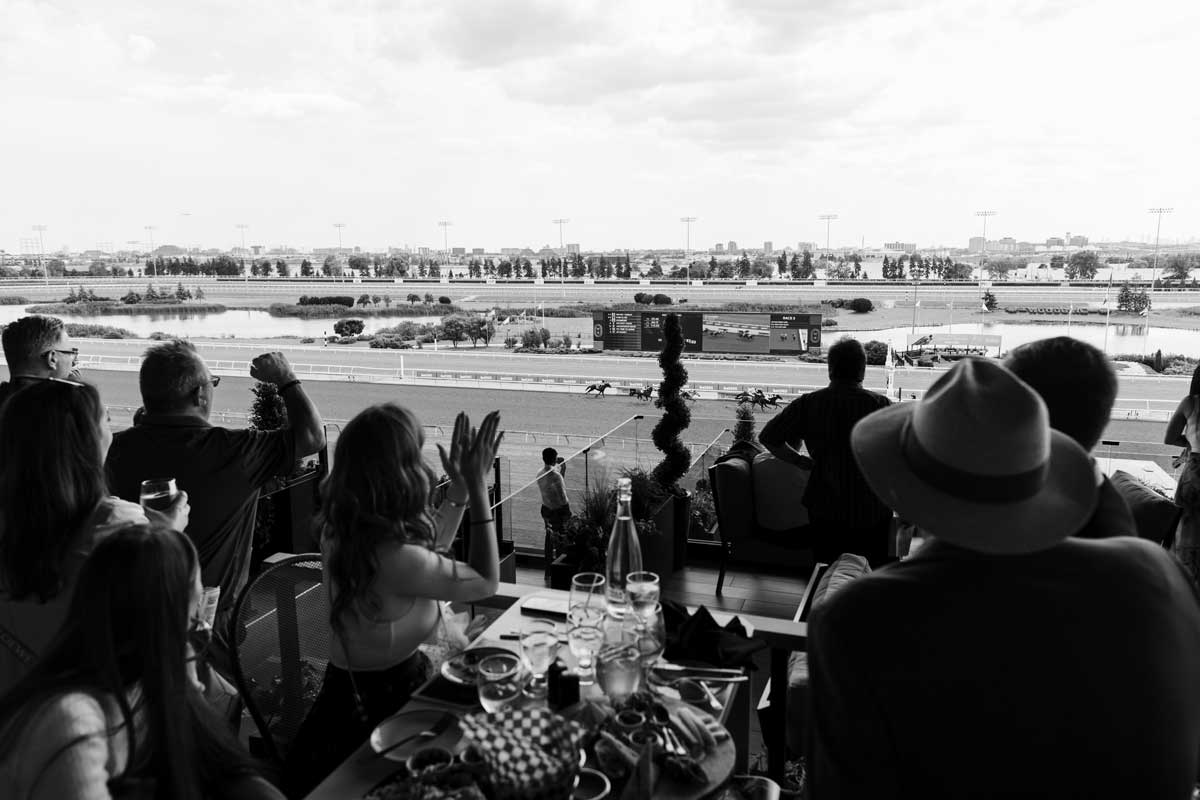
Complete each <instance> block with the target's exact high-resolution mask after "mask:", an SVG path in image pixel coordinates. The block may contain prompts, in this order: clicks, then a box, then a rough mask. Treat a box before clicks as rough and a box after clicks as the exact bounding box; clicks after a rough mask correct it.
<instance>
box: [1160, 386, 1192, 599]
mask: <svg viewBox="0 0 1200 800" xmlns="http://www.w3.org/2000/svg"><path fill="white" fill-rule="evenodd" d="M1163 443H1164V444H1173V445H1180V446H1182V447H1185V448H1187V449H1186V450H1185V451H1184V453H1183V454H1182V457H1181V461H1182V462H1183V471H1182V472H1181V473H1179V484H1178V485H1177V487H1176V489H1175V505H1177V506H1179V508H1180V509H1181V510H1182V511H1183V516H1182V517H1181V518H1180V520H1179V527H1178V528H1176V530H1175V544H1174V548H1173V549H1174V551H1175V555H1177V556H1179V560H1180V561H1182V562H1183V565H1184V566H1185V567H1187V569H1188V572H1190V573H1191V574H1192V579H1193V580H1200V367H1196V369H1195V370H1194V371H1193V372H1192V383H1191V385H1190V386H1189V387H1188V393H1187V397H1185V398H1183V399H1182V400H1180V401H1179V407H1178V408H1176V409H1175V413H1174V414H1172V415H1171V421H1170V422H1168V423H1167V433H1166V436H1164V437H1163Z"/></svg>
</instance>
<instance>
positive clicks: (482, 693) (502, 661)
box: [475, 653, 524, 713]
mask: <svg viewBox="0 0 1200 800" xmlns="http://www.w3.org/2000/svg"><path fill="white" fill-rule="evenodd" d="M475 686H476V690H477V691H478V692H479V704H480V705H481V706H483V710H484V711H487V712H489V713H494V712H496V711H502V710H504V709H505V708H508V707H509V706H510V705H512V703H513V701H515V700H516V699H517V698H518V697H520V696H521V690H522V689H523V688H524V687H523V686H522V685H521V662H520V660H519V659H518V658H517V657H516V656H515V655H513V654H511V653H503V654H501V653H497V654H495V655H490V656H487V657H486V658H484V659H483V660H482V661H480V662H479V667H478V672H477V677H476V682H475Z"/></svg>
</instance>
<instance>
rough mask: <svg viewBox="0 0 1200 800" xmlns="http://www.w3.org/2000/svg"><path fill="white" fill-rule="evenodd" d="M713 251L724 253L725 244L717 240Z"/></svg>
mask: <svg viewBox="0 0 1200 800" xmlns="http://www.w3.org/2000/svg"><path fill="white" fill-rule="evenodd" d="M713 252H714V253H724V252H725V245H723V244H721V243H720V242H717V243H716V244H714V245H713Z"/></svg>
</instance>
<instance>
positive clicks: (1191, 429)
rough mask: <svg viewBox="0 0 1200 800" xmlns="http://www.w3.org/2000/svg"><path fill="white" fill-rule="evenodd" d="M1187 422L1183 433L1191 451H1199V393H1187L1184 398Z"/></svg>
mask: <svg viewBox="0 0 1200 800" xmlns="http://www.w3.org/2000/svg"><path fill="white" fill-rule="evenodd" d="M1184 403H1185V404H1186V412H1187V423H1186V424H1185V425H1184V427H1183V435H1184V437H1185V438H1186V439H1187V442H1188V447H1189V448H1190V449H1191V451H1192V452H1193V453H1200V395H1197V394H1193V395H1189V396H1188V397H1187V398H1186V399H1185V400H1184Z"/></svg>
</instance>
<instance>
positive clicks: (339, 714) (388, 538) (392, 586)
mask: <svg viewBox="0 0 1200 800" xmlns="http://www.w3.org/2000/svg"><path fill="white" fill-rule="evenodd" d="M499 425H500V415H499V412H496V411H493V412H492V413H490V414H488V415H487V417H486V418H485V419H484V421H483V425H482V426H480V428H479V429H478V430H476V429H475V428H473V427H471V423H470V420H469V419H468V418H467V416H466V415H465V414H459V415H458V419H457V420H456V422H455V425H454V434H453V437H452V438H451V443H450V449H449V451H447V450H446V449H445V448H443V447H442V446H441V445H438V451H439V454H440V456H441V462H442V467H443V469H444V470H445V472H446V475H447V476H449V479H450V486H449V489H448V491H447V492H446V497H445V500H444V501H443V503H442V504H441V506H440V507H439V508H438V509H437V510H436V511H433V510H431V509H430V507H429V502H430V495H431V492H432V490H433V486H434V474H433V472H432V470H431V469H430V468H429V466H428V465H426V463H425V461H424V458H423V457H422V452H421V450H422V447H423V445H424V434H423V432H422V430H421V424H420V422H418V421H417V418H416V416H414V415H413V413H412V412H411V411H409V410H408V409H406V408H402V407H401V406H398V405H396V404H394V403H384V404H382V405H376V406H372V407H371V408H368V409H366V410H364V411H362V412H361V413H359V414H358V416H356V417H355V418H354V419H352V420H351V421H350V423H349V424H348V425H347V426H346V427H345V429H344V430H343V431H342V434H341V436H340V437H338V442H337V449H336V451H335V453H334V459H333V469H332V471H331V472H330V474H329V477H328V478H326V479H325V482H324V484H323V485H322V487H321V498H322V511H321V517H320V520H319V523H320V534H321V555H322V562H323V566H324V569H323V572H324V580H325V584H326V587H327V589H328V592H329V598H330V624H331V626H332V628H333V633H334V636H333V638H332V644H331V648H330V657H329V666H328V668H327V669H326V672H325V681H324V683H323V684H322V687H321V693H320V695H319V696H318V697H317V699H316V702H315V703H314V704H313V707H312V709H311V710H310V711H309V714H308V717H307V718H306V719H305V721H304V725H303V726H302V727H301V729H300V732H299V733H298V734H297V736H296V740H295V742H294V743H293V746H292V748H291V750H290V752H289V755H288V768H287V770H286V772H287V774H288V776H289V781H290V784H291V785H290V787H289V794H292V795H303V794H305V793H307V792H308V791H309V790H310V789H311V788H312V787H313V786H314V785H316V783H318V782H319V781H320V780H321V779H322V778H324V777H325V776H326V775H327V774H328V773H329V772H331V771H332V770H333V769H334V768H335V767H336V766H337V765H338V764H339V763H341V762H342V761H343V760H344V759H345V758H346V757H347V756H348V755H349V754H350V753H351V752H353V750H354V749H355V748H356V747H358V745H359V744H360V743H361V742H362V741H363V740H364V739H365V738H366V737H367V736H368V735H369V734H370V732H371V730H372V729H373V728H374V727H375V726H376V725H377V724H379V722H380V721H382V720H383V719H384V718H386V717H387V716H389V715H391V714H392V713H394V712H395V711H396V710H397V709H399V708H400V707H401V706H402V705H404V704H405V703H406V702H408V699H409V697H410V696H411V695H412V692H413V690H415V689H416V688H417V687H418V686H420V685H421V684H422V683H423V682H424V681H426V680H427V679H428V678H429V674H430V663H429V659H428V658H426V656H425V655H424V654H423V653H422V652H421V651H420V650H419V649H418V647H419V645H421V643H422V642H425V641H426V640H427V639H429V638H430V636H431V635H432V634H433V633H434V632H435V630H436V628H437V626H438V625H439V622H440V620H441V604H440V601H459V602H475V601H478V600H483V599H485V598H488V597H490V596H492V595H494V594H495V593H496V590H497V588H498V587H499V583H500V563H499V553H498V548H497V543H496V528H495V523H494V521H493V519H492V512H491V504H490V502H489V500H488V492H487V478H488V476H489V474H490V472H491V469H492V462H493V459H494V458H495V455H496V450H497V448H498V447H499V446H500V441H501V439H502V438H503V436H504V434H503V433H502V432H500V431H499ZM468 506H470V508H471V511H472V513H471V525H470V534H469V535H470V547H469V552H470V559H469V561H468V562H460V561H456V560H455V559H453V558H452V557H450V556H448V555H446V554H445V550H446V549H447V548H448V547H449V546H450V544H451V543H452V542H453V541H454V536H455V533H456V532H457V530H458V526H459V522H460V521H461V519H462V514H463V509H464V508H466V507H468Z"/></svg>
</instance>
